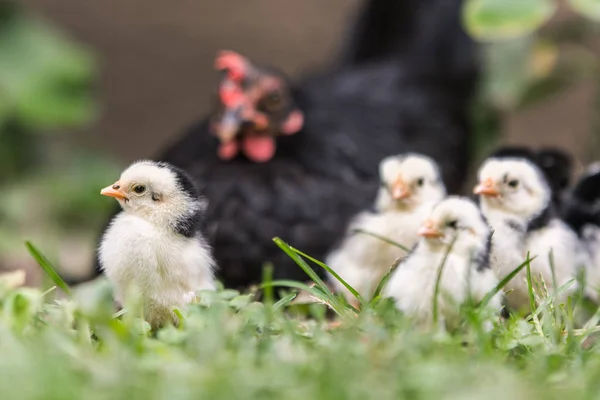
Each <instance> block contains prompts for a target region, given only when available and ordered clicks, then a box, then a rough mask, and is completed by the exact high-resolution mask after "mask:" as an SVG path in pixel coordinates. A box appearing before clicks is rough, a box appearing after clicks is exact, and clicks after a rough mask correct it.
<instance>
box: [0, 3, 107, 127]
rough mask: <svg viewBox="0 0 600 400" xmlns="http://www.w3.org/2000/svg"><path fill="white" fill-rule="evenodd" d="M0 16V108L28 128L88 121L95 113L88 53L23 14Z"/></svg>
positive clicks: (51, 29)
mask: <svg viewBox="0 0 600 400" xmlns="http://www.w3.org/2000/svg"><path fill="white" fill-rule="evenodd" d="M0 18H1V19H0V99H1V100H0V104H2V109H3V110H6V109H9V110H10V112H11V113H14V114H15V115H16V117H17V119H18V121H19V122H20V123H21V124H23V125H25V126H28V127H32V128H48V127H54V126H65V125H70V126H80V125H82V124H83V123H86V122H88V121H89V120H90V119H91V118H92V117H93V116H94V114H95V108H94V102H93V100H92V98H91V90H90V83H91V80H92V77H93V66H92V65H93V60H92V58H91V57H90V55H89V54H88V52H87V51H86V50H84V49H83V48H82V47H80V46H77V45H75V44H74V43H72V42H71V41H70V40H67V39H66V38H65V37H64V36H63V35H62V34H61V33H60V32H58V31H56V30H55V29H53V28H51V27H50V26H49V25H47V24H46V23H44V22H42V21H40V20H38V19H36V18H34V17H32V16H31V15H29V14H25V13H21V12H19V11H14V12H10V13H6V14H3V15H1V16H0ZM0 119H1V118H0Z"/></svg>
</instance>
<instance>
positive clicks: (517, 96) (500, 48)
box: [463, 0, 600, 157]
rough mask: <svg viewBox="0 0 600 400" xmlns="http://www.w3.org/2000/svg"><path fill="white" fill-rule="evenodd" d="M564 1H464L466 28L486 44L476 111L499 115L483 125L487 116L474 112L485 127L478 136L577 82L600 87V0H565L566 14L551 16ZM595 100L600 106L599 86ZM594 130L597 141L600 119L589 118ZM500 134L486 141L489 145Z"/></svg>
mask: <svg viewBox="0 0 600 400" xmlns="http://www.w3.org/2000/svg"><path fill="white" fill-rule="evenodd" d="M560 3H561V2H560V1H559V0H466V3H465V7H464V15H463V17H464V23H465V26H466V29H467V31H468V32H469V33H470V34H471V35H472V36H473V37H474V38H475V39H476V40H478V41H479V42H480V43H481V44H482V45H483V54H484V68H485V74H484V80H483V82H482V87H481V89H482V90H481V96H480V98H479V103H480V104H478V108H477V113H479V114H481V113H484V114H485V113H487V114H488V118H487V120H489V119H490V118H489V114H493V113H496V115H497V118H496V122H497V123H496V124H490V123H487V124H482V123H481V120H482V119H483V120H484V121H485V120H486V118H482V117H481V116H480V115H479V116H477V115H476V116H475V117H476V122H477V123H478V126H479V127H480V128H481V129H487V131H485V132H483V133H482V132H480V133H479V134H480V136H485V137H488V138H489V137H490V128H495V133H496V134H498V133H499V130H500V129H501V126H500V125H501V124H500V123H499V122H498V119H500V117H501V116H502V115H505V114H506V113H509V112H513V111H518V110H522V109H525V108H527V107H530V106H534V105H538V104H540V103H542V102H545V101H548V100H550V99H552V98H553V97H554V96H557V95H560V94H562V93H564V92H565V91H567V90H568V89H569V88H570V87H572V86H574V85H577V84H580V83H582V82H584V81H591V82H596V86H598V87H600V68H599V67H600V62H599V61H600V60H599V59H598V53H597V50H596V48H595V46H594V39H595V38H597V37H598V33H599V32H600V29H599V26H598V22H599V21H600V1H598V0H570V1H563V2H562V3H563V5H565V6H566V9H564V10H563V15H561V18H554V19H553V17H555V16H556V12H557V10H558V9H559V4H560ZM567 4H568V5H570V7H569V6H568V5H567ZM551 20H552V21H551ZM549 21H551V23H549ZM596 103H597V104H598V105H600V91H598V90H596ZM498 115H499V116H500V117H498ZM590 130H591V132H592V133H594V135H593V138H592V139H593V140H594V137H600V123H599V121H595V120H593V121H590ZM496 138H497V135H496V136H495V137H493V138H492V140H491V141H490V140H488V143H487V145H488V147H489V145H490V144H491V142H493V139H496ZM480 142H484V141H483V140H480ZM591 149H592V150H591V152H590V154H589V156H592V157H594V156H596V157H597V156H598V155H599V154H600V152H599V150H600V149H599V148H594V146H592V147H591ZM485 151H487V149H484V152H485Z"/></svg>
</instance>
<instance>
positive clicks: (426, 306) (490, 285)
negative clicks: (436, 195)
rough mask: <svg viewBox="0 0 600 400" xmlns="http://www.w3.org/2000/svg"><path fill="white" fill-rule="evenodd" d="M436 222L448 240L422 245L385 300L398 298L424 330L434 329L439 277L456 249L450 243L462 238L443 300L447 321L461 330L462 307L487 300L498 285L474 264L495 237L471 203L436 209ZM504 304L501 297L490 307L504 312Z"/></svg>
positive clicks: (451, 202)
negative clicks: (454, 224) (452, 225)
mask: <svg viewBox="0 0 600 400" xmlns="http://www.w3.org/2000/svg"><path fill="white" fill-rule="evenodd" d="M430 219H431V221H433V223H434V226H435V227H436V228H437V229H438V230H440V231H442V232H443V233H444V237H442V238H440V239H437V238H423V239H421V240H420V241H419V243H418V245H417V247H416V248H415V250H414V251H413V252H412V253H411V254H410V255H409V256H408V257H407V258H406V259H405V260H404V261H403V262H402V263H400V265H399V266H398V268H397V269H396V271H394V274H393V275H392V277H391V278H390V281H389V283H388V285H387V286H386V288H385V290H384V295H385V296H386V297H392V298H393V299H394V300H395V303H396V306H397V307H398V308H399V309H400V310H401V311H403V312H404V313H405V314H407V315H410V316H412V317H413V318H415V319H416V320H417V322H418V323H419V324H421V325H425V326H427V325H429V324H430V323H431V322H432V311H433V298H434V291H435V284H436V279H437V273H438V270H439V268H440V266H441V265H442V262H443V259H444V256H445V254H446V252H447V250H448V246H449V244H450V243H451V241H450V240H449V239H450V238H451V237H455V235H457V236H456V240H455V242H454V245H453V247H452V251H451V252H450V253H449V254H448V257H447V259H446V262H445V264H444V267H443V271H442V276H441V280H440V294H439V296H438V306H439V311H440V317H441V319H442V320H443V321H445V323H446V326H453V327H455V326H456V320H457V317H458V312H459V307H460V305H461V304H464V303H465V302H466V301H467V300H468V299H469V298H471V299H472V300H474V301H476V302H477V301H480V300H482V299H483V298H484V296H485V295H486V294H487V293H489V292H490V291H491V290H492V289H494V288H495V287H496V285H497V284H498V279H497V277H496V275H495V274H494V272H493V271H492V270H491V269H490V268H485V269H482V270H480V271H477V264H476V263H475V262H474V260H473V258H474V255H475V254H479V253H480V252H485V251H486V250H487V240H488V237H489V232H490V231H489V227H488V226H487V225H486V224H485V221H484V220H483V218H482V217H481V215H480V213H479V211H478V209H477V206H476V205H475V204H473V203H472V202H471V201H468V200H466V199H460V198H455V197H449V198H448V199H446V200H444V201H442V202H441V203H440V204H439V205H438V206H436V207H435V208H434V210H433V212H432V215H431V218H430ZM450 220H452V221H456V222H457V224H458V227H459V228H458V229H452V228H450V227H448V226H447V224H448V221H450ZM449 242H450V243H449ZM501 300H502V298H501V295H500V294H497V295H496V296H494V297H493V298H492V300H491V301H490V302H489V303H488V306H489V308H490V310H492V311H493V312H499V311H500V309H501V307H502V305H501Z"/></svg>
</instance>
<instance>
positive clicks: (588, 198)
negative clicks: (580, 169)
mask: <svg viewBox="0 0 600 400" xmlns="http://www.w3.org/2000/svg"><path fill="white" fill-rule="evenodd" d="M599 200H600V164H599V163H594V164H592V165H590V166H589V167H588V168H587V169H586V170H585V172H584V173H583V174H582V175H581V177H580V178H579V180H578V181H577V182H576V183H575V185H573V187H572V188H571V189H570V190H569V191H568V192H567V194H566V195H565V198H564V201H563V204H562V207H561V214H562V218H563V219H564V221H565V222H567V223H568V224H569V225H570V226H571V228H573V229H574V230H575V232H577V234H578V235H580V236H581V235H582V234H583V230H584V228H585V227H586V226H590V227H600V207H599V206H598V203H599Z"/></svg>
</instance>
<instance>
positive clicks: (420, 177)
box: [326, 154, 446, 302]
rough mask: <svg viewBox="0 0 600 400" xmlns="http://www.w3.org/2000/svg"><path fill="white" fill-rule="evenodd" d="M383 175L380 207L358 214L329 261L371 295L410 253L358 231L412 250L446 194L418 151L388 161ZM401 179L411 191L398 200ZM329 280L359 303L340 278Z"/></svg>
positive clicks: (431, 166) (382, 168)
mask: <svg viewBox="0 0 600 400" xmlns="http://www.w3.org/2000/svg"><path fill="white" fill-rule="evenodd" d="M380 175H381V180H382V187H381V188H380V190H379V193H378V196H377V201H376V209H377V211H376V212H367V211H365V212H362V213H360V214H358V215H357V216H356V217H355V218H354V219H353V220H352V222H351V223H350V224H349V227H348V232H347V235H346V238H345V240H344V242H343V243H342V244H341V246H340V247H339V248H337V249H336V250H334V251H333V252H332V253H331V254H330V255H329V256H328V257H327V259H326V264H327V265H329V266H330V267H331V268H332V269H333V270H334V271H335V272H336V273H337V274H338V275H340V276H341V277H342V278H343V279H344V280H345V281H346V282H347V283H349V284H350V286H352V287H353V288H354V289H356V290H357V291H358V292H359V293H360V294H361V295H362V296H366V297H368V296H370V295H371V294H372V293H373V291H374V290H375V289H376V287H377V285H378V284H379V282H380V281H381V279H382V278H383V276H384V275H385V274H386V273H387V272H388V271H389V270H390V268H391V267H392V266H393V264H394V263H395V262H396V261H397V260H398V259H399V258H401V257H403V256H405V255H406V252H405V251H404V250H402V249H401V248H399V247H397V246H394V245H391V244H389V243H386V242H385V241H382V240H381V239H379V238H376V237H373V236H370V235H367V234H364V233H353V231H354V230H356V229H360V230H364V231H367V232H371V233H374V234H377V235H380V236H383V237H385V238H387V239H390V240H392V241H394V242H396V243H399V244H401V245H403V246H405V247H407V248H409V249H410V248H412V247H413V246H414V244H415V243H416V242H417V240H418V236H417V230H418V229H419V226H420V225H421V223H422V222H423V220H424V219H425V217H426V216H427V215H428V214H429V212H430V211H431V208H432V206H433V205H434V204H435V203H436V202H438V201H439V200H441V199H442V198H443V197H444V196H445V193H446V192H445V188H444V186H443V183H442V182H441V179H440V176H439V172H438V167H437V165H436V164H435V162H434V161H433V160H431V159H430V158H428V157H426V156H422V155H419V154H407V155H402V156H392V157H388V158H386V159H384V160H383V161H382V162H381V165H380ZM398 180H401V181H402V182H403V183H404V185H405V188H407V189H408V191H409V193H410V195H409V196H407V197H405V198H403V199H400V200H394V199H393V198H392V196H391V191H392V186H393V185H394V184H395V183H396V182H397V181H398ZM330 282H331V284H332V285H333V286H334V288H335V289H336V290H337V291H339V292H341V293H344V295H345V296H346V297H347V298H348V300H349V301H352V302H354V298H353V296H352V295H351V294H350V292H349V291H348V290H347V289H346V288H345V287H344V286H343V285H342V284H341V283H340V282H339V281H338V280H337V279H335V278H334V277H330Z"/></svg>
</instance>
